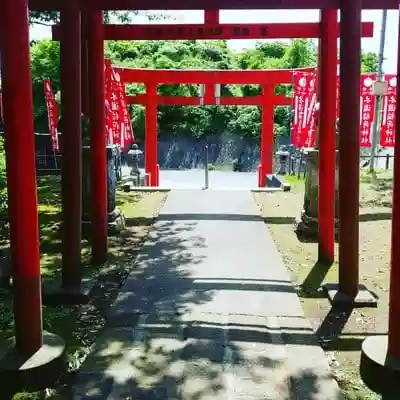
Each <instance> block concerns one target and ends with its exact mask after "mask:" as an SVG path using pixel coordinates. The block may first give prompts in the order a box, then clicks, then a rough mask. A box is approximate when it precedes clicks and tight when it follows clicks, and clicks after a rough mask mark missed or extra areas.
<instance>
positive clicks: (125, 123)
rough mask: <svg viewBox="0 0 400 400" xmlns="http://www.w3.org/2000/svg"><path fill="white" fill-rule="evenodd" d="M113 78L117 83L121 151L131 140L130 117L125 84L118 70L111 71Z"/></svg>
mask: <svg viewBox="0 0 400 400" xmlns="http://www.w3.org/2000/svg"><path fill="white" fill-rule="evenodd" d="M113 78H114V79H115V82H116V85H117V97H118V102H119V121H120V126H121V148H122V150H123V151H125V150H126V149H127V147H128V146H129V145H130V144H131V143H132V142H133V140H134V138H133V132H132V125H131V118H130V115H129V111H128V105H127V103H126V95H125V85H124V84H123V83H122V81H121V77H120V75H119V73H118V72H115V71H113Z"/></svg>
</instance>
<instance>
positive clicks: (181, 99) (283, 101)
mask: <svg viewBox="0 0 400 400" xmlns="http://www.w3.org/2000/svg"><path fill="white" fill-rule="evenodd" d="M292 101H293V99H292V98H291V97H285V96H283V95H274V98H273V104H274V105H275V106H291V105H292ZM127 102H128V104H143V105H145V104H146V95H145V94H139V95H136V96H127ZM157 104H158V105H161V106H166V105H170V106H192V107H193V106H200V105H201V104H200V97H186V96H158V97H157ZM212 104H213V105H215V102H214V103H212ZM220 105H221V106H261V105H262V97H261V96H248V97H234V96H232V97H230V96H224V97H221V102H220Z"/></svg>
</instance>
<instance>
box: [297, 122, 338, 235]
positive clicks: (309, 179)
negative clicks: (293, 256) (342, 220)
mask: <svg viewBox="0 0 400 400" xmlns="http://www.w3.org/2000/svg"><path fill="white" fill-rule="evenodd" d="M338 122H339V121H338V120H337V121H336V169H335V174H336V179H335V186H336V190H335V191H336V195H335V208H336V212H337V211H338V210H339V171H338V165H339V157H338V154H339V153H338V146H339V123H338ZM318 139H319V128H318V129H317V132H316V147H315V148H313V149H308V150H306V154H305V157H306V175H305V182H304V186H305V187H304V189H305V190H304V203H303V210H302V212H301V218H300V220H299V221H297V224H296V233H297V234H298V235H299V236H303V237H308V238H312V239H317V237H318V187H319V183H318V168H319V150H318ZM338 226H339V220H338V218H337V217H336V218H335V230H336V232H337V231H338Z"/></svg>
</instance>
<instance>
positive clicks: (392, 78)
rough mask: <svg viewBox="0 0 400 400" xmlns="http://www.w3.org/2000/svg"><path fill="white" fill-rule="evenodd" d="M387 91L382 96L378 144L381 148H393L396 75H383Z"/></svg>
mask: <svg viewBox="0 0 400 400" xmlns="http://www.w3.org/2000/svg"><path fill="white" fill-rule="evenodd" d="M385 81H386V82H387V83H388V91H387V93H386V94H385V95H384V96H382V118H381V125H380V142H379V144H380V145H381V146H382V147H394V140H395V129H396V101H397V100H396V86H397V78H396V75H392V74H387V75H385Z"/></svg>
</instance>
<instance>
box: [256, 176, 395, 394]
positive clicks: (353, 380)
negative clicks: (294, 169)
mask: <svg viewBox="0 0 400 400" xmlns="http://www.w3.org/2000/svg"><path fill="white" fill-rule="evenodd" d="M288 180H289V181H290V182H291V183H292V191H291V192H278V193H255V194H254V198H255V201H256V203H257V204H258V205H259V206H260V209H261V212H262V215H263V217H264V218H265V221H266V223H267V224H268V227H269V229H270V231H271V233H272V235H273V238H274V240H275V243H276V245H277V247H278V249H279V251H280V252H281V254H282V257H283V259H284V261H285V263H286V265H287V266H288V268H289V269H290V271H291V273H292V275H293V280H294V282H296V283H297V284H298V293H299V296H300V299H301V302H302V304H303V309H304V312H305V314H306V316H307V317H308V318H309V319H310V321H311V323H312V325H313V327H314V330H315V332H316V335H317V337H318V339H319V342H320V344H321V346H322V347H323V348H324V350H325V351H326V353H327V355H328V358H329V361H330V364H331V367H332V370H333V372H334V375H335V377H336V379H337V380H338V382H339V385H340V387H341V388H342V391H343V395H344V398H345V399H346V400H361V399H362V400H375V399H381V397H380V396H378V395H377V394H375V393H372V392H371V391H370V390H368V389H367V388H366V387H365V385H364V384H363V383H362V381H361V379H360V376H359V372H358V368H359V361H360V349H361V344H362V341H363V339H364V338H365V337H367V336H370V335H375V334H385V333H386V332H387V315H388V278H389V276H388V275H389V273H388V272H389V268H388V264H389V249H390V234H391V196H392V171H378V172H377V173H376V175H374V176H372V175H370V174H369V173H363V172H362V174H361V179H360V181H361V183H360V282H361V283H363V284H364V285H365V286H367V288H368V289H370V290H371V291H372V292H373V293H374V294H375V295H376V296H378V298H379V299H378V307H377V308H360V309H355V310H349V311H343V310H340V311H337V310H332V309H331V306H330V303H329V301H328V300H327V299H326V297H325V295H324V293H323V292H322V290H321V285H322V284H323V283H328V282H332V283H335V282H337V262H335V263H334V264H333V266H331V267H330V268H327V267H325V266H323V265H319V264H318V263H316V260H317V244H316V243H304V242H300V241H299V239H298V238H297V236H296V234H295V232H294V224H295V219H296V218H298V217H299V216H300V211H301V208H302V205H303V195H304V181H302V180H301V179H300V180H299V179H297V178H292V177H290V178H289V179H288ZM337 255H338V248H337V244H336V255H335V256H336V260H337Z"/></svg>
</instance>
